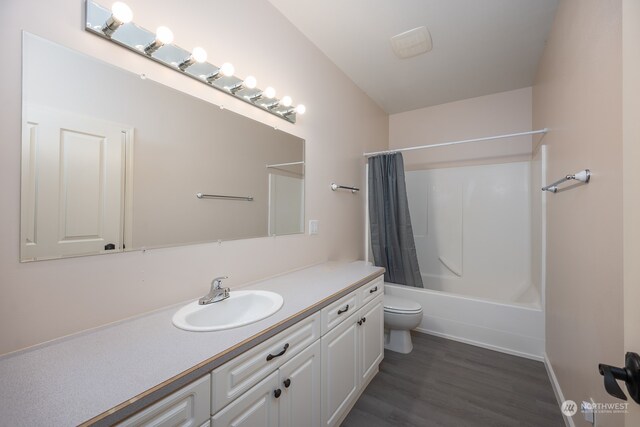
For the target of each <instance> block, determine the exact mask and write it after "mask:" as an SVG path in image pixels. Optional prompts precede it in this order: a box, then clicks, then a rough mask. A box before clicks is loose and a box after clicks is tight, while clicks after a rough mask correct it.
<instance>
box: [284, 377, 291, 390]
mask: <svg viewBox="0 0 640 427" xmlns="http://www.w3.org/2000/svg"><path fill="white" fill-rule="evenodd" d="M282 384H284V386H285V387H286V388H289V386H290V385H291V378H287V379H286V380H284V381H283V382H282Z"/></svg>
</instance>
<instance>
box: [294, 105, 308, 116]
mask: <svg viewBox="0 0 640 427" xmlns="http://www.w3.org/2000/svg"><path fill="white" fill-rule="evenodd" d="M305 111H307V107H305V106H304V105H302V104H298V106H297V107H296V113H298V114H300V115H303V114H304V113H305Z"/></svg>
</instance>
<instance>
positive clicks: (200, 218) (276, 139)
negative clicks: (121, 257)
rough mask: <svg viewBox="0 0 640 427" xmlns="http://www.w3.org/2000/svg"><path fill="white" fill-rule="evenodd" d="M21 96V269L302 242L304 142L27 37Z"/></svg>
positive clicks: (82, 56) (135, 76)
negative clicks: (256, 241) (218, 246)
mask: <svg viewBox="0 0 640 427" xmlns="http://www.w3.org/2000/svg"><path fill="white" fill-rule="evenodd" d="M22 89H23V116H22V122H23V140H22V183H21V185H22V193H21V198H22V201H21V233H20V238H21V251H20V254H21V261H34V260H41V259H52V258H61V257H69V256H80V255H91V254H102V253H113V252H120V251H125V250H126V251H129V250H140V249H146V248H157V247H165V246H177V245H186V244H194V243H203V242H210V241H217V240H232V239H244V238H250V237H263V236H272V235H282V234H294V233H303V232H304V140H302V139H300V138H298V137H295V136H293V135H290V134H287V133H285V132H282V131H280V130H276V129H274V128H273V127H271V126H267V125H264V124H262V123H260V122H257V121H254V120H251V119H248V118H246V117H243V116H241V115H238V114H235V113H233V112H230V111H228V110H224V109H220V108H219V107H218V106H216V105H213V104H211V103H208V102H205V101H203V100H201V99H198V98H195V97H192V96H190V95H187V94H185V93H182V92H179V91H176V90H174V89H172V88H169V87H166V86H163V85H161V84H158V83H156V82H153V81H151V80H149V79H144V78H141V76H138V75H135V74H133V73H131V72H129V71H126V70H123V69H120V68H118V67H115V66H113V65H112V64H108V63H105V62H103V61H100V60H97V59H95V58H92V57H89V56H86V55H84V54H81V53H78V52H75V51H73V50H70V49H68V48H66V47H63V46H60V45H57V44H55V43H52V42H50V41H47V40H45V39H42V38H40V37H37V36H34V35H31V34H28V33H25V34H24V40H23V88H22ZM198 193H200V196H201V197H198V196H197V194H198Z"/></svg>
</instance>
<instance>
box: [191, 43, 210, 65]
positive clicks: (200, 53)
mask: <svg viewBox="0 0 640 427" xmlns="http://www.w3.org/2000/svg"><path fill="white" fill-rule="evenodd" d="M191 57H192V58H193V59H194V61H196V62H198V63H200V64H202V63H203V62H204V61H206V60H207V51H206V50H204V49H203V48H201V47H194V48H193V50H192V51H191Z"/></svg>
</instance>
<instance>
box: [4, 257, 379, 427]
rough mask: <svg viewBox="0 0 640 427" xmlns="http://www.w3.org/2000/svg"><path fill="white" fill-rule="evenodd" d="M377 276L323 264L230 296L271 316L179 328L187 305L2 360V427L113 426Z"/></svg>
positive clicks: (353, 266)
mask: <svg viewBox="0 0 640 427" xmlns="http://www.w3.org/2000/svg"><path fill="white" fill-rule="evenodd" d="M383 272H384V269H382V268H380V267H373V266H370V265H367V264H366V263H364V262H362V261H357V262H353V263H325V264H320V265H317V266H314V267H310V268H305V269H302V270H298V271H295V272H292V273H287V274H284V275H281V276H277V277H273V278H270V279H267V280H263V281H260V282H255V283H252V284H250V285H248V286H244V287H238V288H234V289H236V290H238V289H263V290H268V291H273V292H277V293H279V294H280V295H282V296H283V298H284V304H283V306H282V308H281V309H280V310H279V311H277V312H276V313H275V314H273V315H271V316H270V317H268V318H266V319H263V320H261V321H258V322H255V323H252V324H250V325H246V326H243V327H239V328H235V329H229V330H224V331H215V332H189V331H183V330H181V329H178V328H176V327H175V326H173V324H172V323H171V318H172V316H173V314H174V313H175V312H176V311H177V310H178V308H179V307H181V306H182V305H184V304H186V302H185V303H182V304H180V305H176V306H173V307H170V308H167V309H163V310H160V311H156V312H154V313H151V314H147V315H143V316H140V317H137V318H135V319H131V320H127V321H123V322H119V323H117V324H113V325H109V326H105V327H102V328H98V329H96V330H92V331H89V332H84V333H80V334H77V335H74V336H72V337H67V338H63V339H60V340H56V341H52V342H50V343H47V344H45V345H41V346H38V347H36V348H34V349H30V350H25V351H21V352H17V353H13V354H9V355H6V356H3V357H1V358H0V425H1V426H21V425H25V426H26V425H29V426H41V425H42V426H44V425H46V426H71V425H78V424H82V423H85V422H88V421H90V424H95V425H111V424H113V423H115V422H117V421H119V420H122V419H124V418H126V417H128V416H129V415H131V414H132V413H134V412H137V411H138V410H140V409H142V408H143V407H145V406H147V405H148V404H150V403H152V402H154V401H156V400H159V399H161V398H162V397H164V396H166V395H168V394H170V393H172V392H174V391H176V390H178V389H179V388H181V387H183V386H184V385H186V384H188V383H190V382H191V381H193V380H195V379H197V378H199V377H201V376H202V375H205V374H206V373H208V372H209V371H211V370H212V369H214V368H216V367H217V366H219V365H221V364H223V363H224V362H226V361H228V360H230V359H232V358H233V357H235V356H237V355H238V354H240V353H242V352H244V351H246V350H248V349H249V348H251V347H253V346H255V345H256V344H258V343H260V342H262V341H265V340H266V339H268V338H270V337H271V336H273V335H275V334H277V333H278V332H280V331H282V330H284V329H285V328H287V327H289V326H291V325H292V324H294V323H296V322H298V321H299V320H301V319H303V318H305V317H307V316H309V315H311V314H313V313H315V312H316V311H318V310H320V309H321V308H323V307H325V306H327V305H328V304H330V303H331V302H333V301H335V300H336V299H338V298H340V297H341V296H343V295H345V294H347V293H348V292H350V291H351V290H353V289H355V288H356V287H358V286H360V285H362V284H364V283H366V282H368V281H370V280H372V279H374V278H376V277H378V276H380V275H381V274H383ZM206 290H207V289H206V287H203V294H204V293H206ZM232 292H233V289H232Z"/></svg>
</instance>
